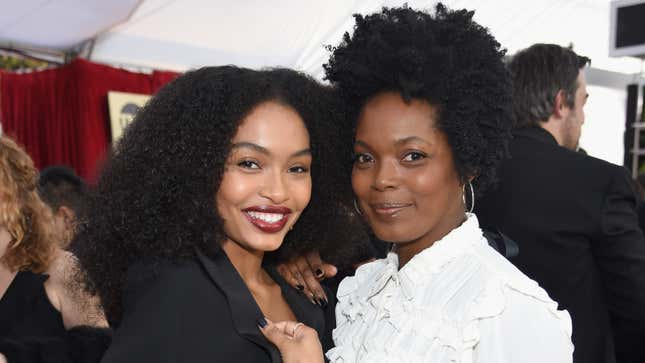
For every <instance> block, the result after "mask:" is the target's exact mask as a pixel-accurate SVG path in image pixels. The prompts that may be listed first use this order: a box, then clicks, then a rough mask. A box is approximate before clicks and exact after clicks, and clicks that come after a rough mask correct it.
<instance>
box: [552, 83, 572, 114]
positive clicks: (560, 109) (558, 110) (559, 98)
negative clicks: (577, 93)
mask: <svg viewBox="0 0 645 363" xmlns="http://www.w3.org/2000/svg"><path fill="white" fill-rule="evenodd" d="M568 113H569V106H567V95H566V94H565V92H564V91H563V90H559V91H558V93H556V94H555V100H554V102H553V112H552V114H553V116H555V117H556V118H559V119H560V118H564V117H565V116H566V115H567V114H568Z"/></svg>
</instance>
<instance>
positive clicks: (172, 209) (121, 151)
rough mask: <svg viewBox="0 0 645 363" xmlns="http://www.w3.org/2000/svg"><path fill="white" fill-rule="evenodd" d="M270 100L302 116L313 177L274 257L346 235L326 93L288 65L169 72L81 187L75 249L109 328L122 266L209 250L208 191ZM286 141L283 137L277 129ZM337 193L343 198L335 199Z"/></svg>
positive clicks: (117, 307)
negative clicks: (84, 201)
mask: <svg viewBox="0 0 645 363" xmlns="http://www.w3.org/2000/svg"><path fill="white" fill-rule="evenodd" d="M265 101H275V102H279V103H281V104H284V105H287V106H289V107H292V108H293V109H294V110H296V112H298V114H299V115H300V116H301V117H302V119H303V120H304V122H305V125H306V127H307V130H308V132H309V136H310V143H311V149H312V156H313V164H312V168H311V172H312V179H313V190H312V197H311V201H310V204H309V206H308V207H307V208H306V209H305V211H304V212H303V214H302V215H301V217H300V219H299V221H298V222H297V223H296V224H295V226H294V228H293V230H292V231H290V232H289V233H288V234H287V237H286V239H285V241H284V243H283V245H282V246H281V247H280V249H279V250H278V251H277V252H276V253H274V254H273V255H272V256H268V257H271V258H273V259H274V260H277V261H281V260H283V259H285V258H289V257H291V256H292V255H293V254H299V253H303V252H304V251H307V250H311V249H314V248H315V249H317V250H321V251H324V250H333V249H335V248H336V247H335V246H333V244H338V243H343V242H344V241H350V240H352V239H354V237H352V236H351V235H352V233H354V232H353V231H354V229H353V228H348V226H347V225H346V224H345V222H346V221H347V219H348V218H346V217H347V216H348V213H339V210H340V211H341V212H342V211H346V210H349V208H348V207H346V205H345V204H343V203H342V201H343V200H350V197H349V196H350V195H351V190H350V187H349V183H348V182H347V181H348V179H347V178H348V176H347V175H346V174H345V173H344V172H343V171H342V170H343V168H342V167H341V165H340V163H341V162H342V158H340V157H338V155H340V153H345V152H349V151H346V150H345V151H343V150H344V149H343V148H345V149H348V148H349V147H348V146H345V145H340V144H339V143H340V141H341V140H340V138H338V137H336V136H335V132H336V131H335V130H336V129H337V128H336V127H334V125H333V122H334V120H337V119H339V114H338V113H339V112H340V111H339V107H336V101H335V95H334V94H333V92H331V91H330V90H329V89H328V88H324V87H323V86H321V85H320V84H318V83H317V82H316V81H314V80H313V79H311V78H309V77H307V76H305V75H303V74H300V73H298V72H296V71H292V70H287V69H271V70H262V71H255V70H250V69H244V68H238V67H234V66H223V67H206V68H201V69H199V70H195V71H191V72H188V73H186V74H184V75H182V76H181V77H179V78H177V79H176V80H174V81H173V82H171V83H170V84H168V85H167V86H165V87H164V88H163V89H162V90H160V91H159V93H158V94H157V95H156V96H155V97H153V98H152V99H151V100H150V101H149V103H148V104H147V105H146V106H145V107H144V108H142V109H141V110H140V111H139V113H138V114H137V115H136V117H135V120H134V121H133V123H132V124H131V125H130V126H129V127H128V128H127V129H126V130H125V132H124V134H123V136H122V138H121V139H120V141H119V142H118V143H117V145H116V146H115V148H114V149H113V151H112V153H111V155H110V158H109V160H108V162H107V163H106V165H105V167H104V170H103V172H102V174H101V176H100V179H99V181H98V185H97V186H96V190H94V191H92V192H91V193H90V197H89V201H88V210H87V219H86V221H84V222H83V223H82V224H81V225H80V228H79V233H78V235H77V236H76V240H75V241H74V246H75V248H74V252H75V254H76V255H77V257H78V258H79V261H80V263H81V265H82V268H83V271H84V272H85V274H86V276H87V280H86V281H85V283H86V284H85V285H86V286H87V287H88V289H89V290H90V292H91V293H98V295H99V297H100V298H101V301H102V304H103V308H104V309H105V313H106V316H107V318H108V321H109V322H110V324H111V325H113V326H117V325H118V323H119V321H120V317H121V314H122V312H121V304H120V296H121V289H122V287H123V284H124V282H125V276H126V272H127V269H128V267H129V266H131V265H132V264H133V263H135V262H137V261H140V260H142V259H145V260H146V261H150V260H152V261H155V260H157V261H159V260H161V259H164V260H171V261H178V260H181V259H190V258H194V255H195V252H196V250H199V251H201V252H202V253H205V254H207V255H211V256H213V255H214V254H216V253H218V251H220V244H221V242H222V241H223V240H224V239H225V234H224V230H223V225H222V220H221V219H220V217H219V216H218V214H217V208H216V205H215V193H216V191H217V190H218V189H219V185H220V182H221V180H222V176H223V172H224V165H225V162H226V159H227V156H228V154H229V151H230V147H231V142H230V141H231V139H232V138H233V137H234V135H235V133H236V131H237V128H238V126H239V123H240V121H241V120H242V119H243V118H244V117H245V115H247V114H248V113H250V112H251V110H252V109H253V108H254V107H255V106H257V105H258V104H260V103H262V102H265ZM285 137H288V135H285ZM343 196H345V198H343Z"/></svg>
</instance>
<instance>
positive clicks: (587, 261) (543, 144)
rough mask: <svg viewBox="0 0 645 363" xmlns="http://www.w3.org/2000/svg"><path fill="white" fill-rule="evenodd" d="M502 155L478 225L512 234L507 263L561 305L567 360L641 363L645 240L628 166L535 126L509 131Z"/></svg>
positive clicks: (479, 205)
mask: <svg viewBox="0 0 645 363" xmlns="http://www.w3.org/2000/svg"><path fill="white" fill-rule="evenodd" d="M510 153H511V157H510V159H508V160H505V161H504V162H503V163H502V166H501V169H500V175H499V177H500V183H499V186H498V187H497V188H496V189H495V190H493V191H491V192H489V193H487V194H486V195H485V196H484V197H483V198H482V199H481V200H479V201H478V203H477V204H476V207H475V208H476V213H477V215H478V217H479V220H480V223H481V225H482V226H483V227H484V228H498V229H499V230H500V231H501V232H503V233H505V234H506V235H508V236H509V237H510V238H512V239H513V240H515V241H516V242H517V244H518V245H519V255H518V256H517V257H516V258H512V259H511V262H513V263H514V264H515V265H516V266H517V267H518V268H519V269H520V270H522V272H524V273H525V274H527V275H528V276H529V277H531V278H532V279H534V280H536V281H537V282H538V283H539V284H540V285H541V286H542V287H543V288H544V289H545V290H546V291H547V292H548V293H549V295H550V296H551V298H553V299H554V300H556V301H558V302H559V304H560V308H562V309H567V310H568V311H569V313H570V314H571V317H572V320H573V343H574V345H575V351H574V362H577V363H582V362H584V363H590V362H591V363H593V362H598V363H613V362H616V361H617V362H645V359H643V357H644V356H645V346H643V345H642V344H643V343H645V239H644V238H643V233H642V231H641V230H640V228H639V226H638V220H637V216H636V212H635V208H636V196H635V195H634V192H633V189H632V188H631V185H630V177H629V174H628V173H627V170H626V169H624V168H622V167H619V166H616V165H613V164H610V163H607V162H604V161H602V160H599V159H595V158H592V157H589V156H586V155H582V154H579V153H576V152H573V151H570V150H568V149H565V148H562V147H560V146H558V144H557V142H556V140H555V139H554V138H553V136H552V135H551V134H550V133H548V132H547V131H546V130H544V129H542V128H538V127H535V128H529V129H523V130H518V131H516V132H515V133H514V139H513V140H512V141H511V144H510ZM527 319H530V317H527ZM545 349H548V347H545ZM616 357H618V359H616Z"/></svg>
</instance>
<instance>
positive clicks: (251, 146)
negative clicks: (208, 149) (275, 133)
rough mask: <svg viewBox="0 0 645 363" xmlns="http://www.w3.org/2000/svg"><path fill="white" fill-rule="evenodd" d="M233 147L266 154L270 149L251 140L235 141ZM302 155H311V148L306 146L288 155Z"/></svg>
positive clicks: (232, 148) (269, 153)
mask: <svg viewBox="0 0 645 363" xmlns="http://www.w3.org/2000/svg"><path fill="white" fill-rule="evenodd" d="M234 149H251V150H253V151H256V152H259V153H261V154H264V155H267V156H269V155H271V151H269V149H267V148H265V147H264V146H260V145H258V144H254V143H252V142H237V143H235V144H233V146H232V147H231V150H234ZM304 155H311V149H309V148H307V149H302V150H300V151H296V152H295V153H293V154H291V156H290V157H292V158H295V157H298V156H304Z"/></svg>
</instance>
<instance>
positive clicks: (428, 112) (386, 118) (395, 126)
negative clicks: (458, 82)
mask: <svg viewBox="0 0 645 363" xmlns="http://www.w3.org/2000/svg"><path fill="white" fill-rule="evenodd" d="M437 116H438V115H437V109H436V107H435V106H432V105H431V104H430V103H428V102H427V101H424V100H420V99H412V100H411V101H410V102H408V103H406V102H405V101H404V100H403V98H402V97H401V95H399V94H398V93H394V92H387V93H382V94H379V95H377V96H375V97H373V98H372V99H370V100H369V101H368V102H367V103H366V104H365V106H364V107H363V109H362V110H361V114H360V116H359V119H358V124H357V129H356V137H357V138H366V137H369V138H372V139H376V140H380V141H394V140H398V139H402V138H407V137H410V136H417V137H432V136H433V135H434V134H435V133H437V132H438V129H437V128H436V119H437Z"/></svg>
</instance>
